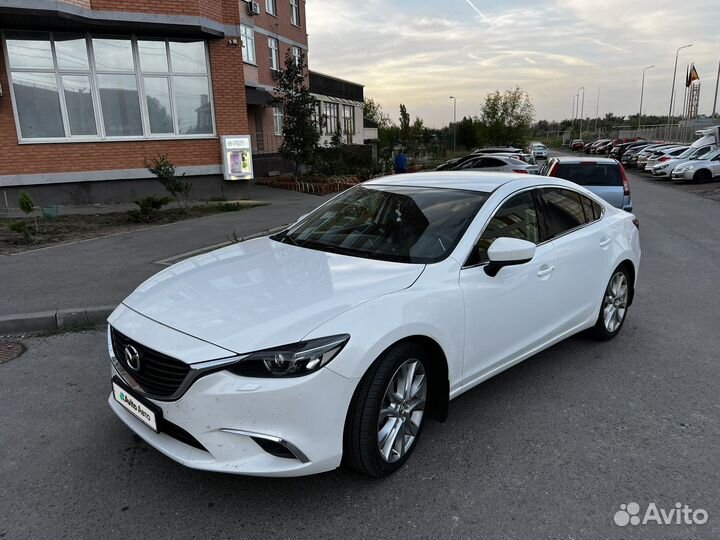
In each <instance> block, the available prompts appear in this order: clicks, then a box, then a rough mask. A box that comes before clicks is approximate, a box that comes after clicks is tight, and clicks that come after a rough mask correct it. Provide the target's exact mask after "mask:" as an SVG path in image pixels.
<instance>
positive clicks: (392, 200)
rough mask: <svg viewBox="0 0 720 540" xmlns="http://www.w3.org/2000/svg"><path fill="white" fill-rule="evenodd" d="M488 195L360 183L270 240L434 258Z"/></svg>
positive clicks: (443, 253)
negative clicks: (363, 184) (360, 184)
mask: <svg viewBox="0 0 720 540" xmlns="http://www.w3.org/2000/svg"><path fill="white" fill-rule="evenodd" d="M487 198H488V195H487V193H481V192H477V191H463V190H457V189H440V188H418V187H390V186H371V187H369V186H368V187H366V186H358V187H355V188H352V189H349V190H347V191H346V192H345V193H343V194H342V195H339V196H338V197H336V198H335V199H333V200H332V201H331V202H329V203H328V204H326V205H324V206H322V207H321V208H319V209H318V210H317V211H315V212H313V213H312V214H310V216H308V217H307V218H306V219H304V220H302V221H301V222H300V223H299V224H298V225H296V226H294V227H291V228H290V229H289V230H288V231H287V232H286V233H285V234H280V235H276V236H274V237H273V239H274V240H277V241H281V242H285V243H290V244H294V245H297V246H300V247H305V248H310V249H316V250H320V251H327V252H331V253H341V254H343V255H351V256H355V257H365V258H370V259H380V260H385V261H396V262H405V263H420V264H425V263H433V262H438V261H440V260H442V259H444V258H446V257H447V256H448V255H450V253H451V252H452V250H453V249H455V246H456V245H457V243H458V242H459V241H460V238H462V235H463V234H464V233H465V230H466V229H467V227H468V225H470V222H471V221H472V220H473V219H474V217H475V215H476V214H477V212H478V210H479V209H480V208H481V207H482V205H483V204H484V203H485V201H486V200H487Z"/></svg>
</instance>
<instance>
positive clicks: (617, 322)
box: [592, 266, 632, 341]
mask: <svg viewBox="0 0 720 540" xmlns="http://www.w3.org/2000/svg"><path fill="white" fill-rule="evenodd" d="M630 287H632V284H631V283H630V276H629V275H628V273H627V271H626V270H625V268H623V267H622V266H621V267H619V268H617V269H616V270H615V272H613V275H612V277H611V278H610V282H609V283H608V285H607V287H606V288H605V294H604V295H603V300H602V304H601V306H600V313H599V315H598V319H597V322H596V323H595V327H594V328H593V329H592V333H593V335H594V336H595V337H596V338H597V339H599V340H601V341H608V340H610V339H612V338H614V337H615V336H617V335H618V333H619V332H620V329H621V328H622V325H623V323H624V322H625V317H626V315H627V310H628V306H629V301H630Z"/></svg>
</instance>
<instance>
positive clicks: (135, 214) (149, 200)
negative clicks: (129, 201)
mask: <svg viewBox="0 0 720 540" xmlns="http://www.w3.org/2000/svg"><path fill="white" fill-rule="evenodd" d="M171 200H172V199H171V198H170V197H158V196H156V195H150V196H149V197H144V198H142V199H138V200H136V201H133V202H134V203H135V204H137V205H138V208H137V210H130V211H129V212H128V215H129V216H130V219H132V220H133V221H152V219H153V217H155V214H157V212H158V210H160V209H161V208H162V207H163V206H165V205H166V204H168V203H169V202H170V201H171Z"/></svg>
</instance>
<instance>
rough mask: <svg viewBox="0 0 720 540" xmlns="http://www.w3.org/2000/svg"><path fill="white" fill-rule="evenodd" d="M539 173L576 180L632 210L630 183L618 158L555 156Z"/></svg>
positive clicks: (614, 204) (624, 208)
mask: <svg viewBox="0 0 720 540" xmlns="http://www.w3.org/2000/svg"><path fill="white" fill-rule="evenodd" d="M540 174H541V175H544V176H553V177H556V178H564V179H565V180H570V181H571V182H575V183H576V184H579V185H581V186H583V187H584V188H585V189H589V190H590V191H592V192H593V193H595V195H597V196H599V197H602V198H603V199H605V200H606V201H607V202H609V203H610V204H611V205H613V206H614V207H615V208H620V209H621V210H626V211H628V212H632V208H633V205H632V198H631V196H630V184H629V182H628V178H627V175H626V174H625V169H624V168H623V166H622V165H620V162H619V161H618V160H616V159H610V158H601V157H598V158H592V157H587V158H581V157H554V158H550V159H549V160H548V161H547V162H546V163H545V164H544V165H543V166H542V168H541V169H540Z"/></svg>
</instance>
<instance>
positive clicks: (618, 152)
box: [609, 141, 650, 160]
mask: <svg viewBox="0 0 720 540" xmlns="http://www.w3.org/2000/svg"><path fill="white" fill-rule="evenodd" d="M644 144H650V143H649V142H648V141H631V142H625V143H622V144H618V145H617V146H614V147H613V149H612V150H610V155H609V157H611V158H615V159H617V160H620V159H622V157H623V154H625V152H627V151H628V150H630V149H631V148H635V147H636V146H642V145H644Z"/></svg>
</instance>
